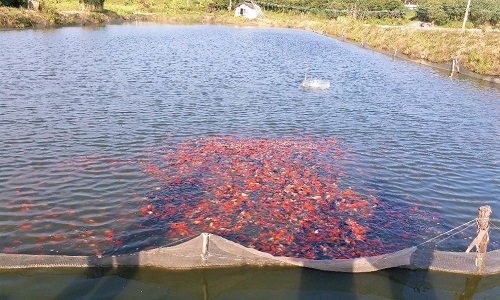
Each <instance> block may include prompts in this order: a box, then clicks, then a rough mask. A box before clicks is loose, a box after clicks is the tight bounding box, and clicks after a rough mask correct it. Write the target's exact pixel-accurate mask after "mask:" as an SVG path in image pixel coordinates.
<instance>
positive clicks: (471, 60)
mask: <svg viewBox="0 0 500 300" xmlns="http://www.w3.org/2000/svg"><path fill="white" fill-rule="evenodd" d="M52 1H54V0H52ZM124 3H125V2H123V1H122V0H108V1H106V2H105V6H104V8H105V11H104V12H103V13H90V12H79V11H78V2H77V1H71V2H69V1H62V2H46V6H45V8H44V10H43V11H41V12H35V11H28V10H25V9H13V8H6V7H0V27H3V28H29V27H34V28H43V27H55V26H67V25H93V24H108V23H117V22H126V21H132V20H141V21H151V22H160V23H174V24H226V25H236V26H264V27H285V28H297V29H305V30H312V31H316V32H321V33H323V34H326V35H330V36H334V37H345V38H347V39H349V40H352V41H355V42H361V41H363V42H364V43H366V44H368V45H370V46H371V47H372V48H375V49H380V50H387V51H393V50H394V49H398V51H399V52H400V53H403V54H405V55H407V56H409V57H411V58H415V59H425V60H428V61H430V62H435V63H442V62H447V61H450V60H451V59H452V58H453V57H458V58H459V61H460V62H461V64H462V65H463V66H465V67H466V68H467V69H469V70H471V71H473V72H475V73H478V74H483V75H493V76H500V32H498V31H486V30H468V31H467V32H465V33H462V32H461V31H460V30H453V29H442V30H437V29H434V30H432V29H427V30H423V29H422V28H418V27H412V26H404V25H403V26H387V27H384V26H378V25H367V24H365V23H363V22H360V21H358V20H355V19H353V18H350V17H339V18H337V19H336V20H334V19H326V18H322V17H318V16H316V15H312V14H284V13H273V12H265V17H263V18H260V19H257V20H246V19H244V18H236V17H234V16H233V15H232V12H228V11H216V12H213V13H209V12H207V11H206V9H205V8H202V7H191V8H186V7H169V6H166V5H161V4H160V3H159V2H158V3H157V4H155V2H152V4H149V5H145V4H144V3H145V2H142V1H141V2H136V1H133V2H130V3H129V4H124ZM398 23H401V21H398Z"/></svg>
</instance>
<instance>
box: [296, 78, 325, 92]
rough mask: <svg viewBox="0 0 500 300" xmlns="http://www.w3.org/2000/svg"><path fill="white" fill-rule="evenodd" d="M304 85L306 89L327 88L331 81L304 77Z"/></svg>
mask: <svg viewBox="0 0 500 300" xmlns="http://www.w3.org/2000/svg"><path fill="white" fill-rule="evenodd" d="M302 87H303V88H306V89H316V90H326V89H329V88H330V81H328V80H321V79H310V80H307V79H304V80H303V81H302Z"/></svg>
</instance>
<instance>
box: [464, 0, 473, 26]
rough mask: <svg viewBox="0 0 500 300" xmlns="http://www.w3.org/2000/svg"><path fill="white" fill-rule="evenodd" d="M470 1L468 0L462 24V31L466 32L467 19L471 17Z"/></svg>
mask: <svg viewBox="0 0 500 300" xmlns="http://www.w3.org/2000/svg"><path fill="white" fill-rule="evenodd" d="M470 1H471V0H467V8H466V9H465V16H464V22H463V23H462V31H465V23H467V18H468V17H469V11H470Z"/></svg>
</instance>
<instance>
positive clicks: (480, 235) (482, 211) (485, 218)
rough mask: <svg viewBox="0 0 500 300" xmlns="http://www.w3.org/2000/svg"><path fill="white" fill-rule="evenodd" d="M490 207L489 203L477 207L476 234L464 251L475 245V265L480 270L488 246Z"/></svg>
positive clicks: (482, 266)
mask: <svg viewBox="0 0 500 300" xmlns="http://www.w3.org/2000/svg"><path fill="white" fill-rule="evenodd" d="M491 212H492V211H491V207H490V206H489V205H484V206H481V207H480V208H479V209H478V215H477V220H476V224H477V236H476V238H475V239H474V240H473V241H472V242H471V243H470V245H469V247H468V248H467V250H465V252H466V253H469V252H470V251H471V250H472V249H473V248H474V247H476V266H477V267H478V270H479V271H481V270H482V269H483V268H484V264H485V257H486V251H487V248H488V241H489V240H490V234H489V230H490V215H491Z"/></svg>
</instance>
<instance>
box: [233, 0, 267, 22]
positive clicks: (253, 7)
mask: <svg viewBox="0 0 500 300" xmlns="http://www.w3.org/2000/svg"><path fill="white" fill-rule="evenodd" d="M234 16H235V17H239V16H244V17H246V18H247V19H255V18H257V17H260V16H262V9H260V7H259V6H258V5H257V4H255V3H253V2H243V3H241V4H238V5H237V6H236V8H235V10H234Z"/></svg>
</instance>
